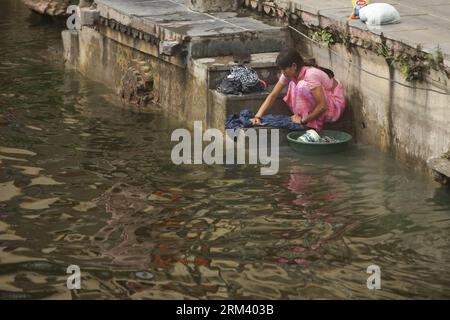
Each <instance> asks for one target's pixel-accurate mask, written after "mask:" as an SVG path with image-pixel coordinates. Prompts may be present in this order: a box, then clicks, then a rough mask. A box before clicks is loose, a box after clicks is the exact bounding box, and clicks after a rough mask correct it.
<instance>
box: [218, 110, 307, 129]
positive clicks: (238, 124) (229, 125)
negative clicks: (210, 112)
mask: <svg viewBox="0 0 450 320" xmlns="http://www.w3.org/2000/svg"><path fill="white" fill-rule="evenodd" d="M254 117H255V112H253V111H252V110H249V109H244V110H241V112H240V113H239V115H237V114H232V115H230V116H228V117H227V119H226V120H225V129H235V130H238V129H241V128H250V127H254V125H253V124H252V122H251V121H250V119H252V118H254ZM261 125H263V126H270V127H276V128H286V129H289V130H305V129H307V128H306V127H305V126H304V125H301V124H299V123H293V122H292V120H291V117H290V116H285V115H279V114H268V115H266V116H264V117H262V119H261ZM258 126H260V125H256V126H255V127H258Z"/></svg>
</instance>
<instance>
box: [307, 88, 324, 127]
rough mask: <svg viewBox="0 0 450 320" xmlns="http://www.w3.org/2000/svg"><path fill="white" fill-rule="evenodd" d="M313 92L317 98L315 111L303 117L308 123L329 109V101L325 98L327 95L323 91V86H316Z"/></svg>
mask: <svg viewBox="0 0 450 320" xmlns="http://www.w3.org/2000/svg"><path fill="white" fill-rule="evenodd" d="M311 93H312V95H313V97H314V99H315V100H316V107H315V108H314V110H313V112H311V113H310V114H309V115H308V116H307V117H305V118H303V119H302V120H303V121H302V122H303V123H308V122H309V121H312V120H315V119H317V118H318V117H320V115H321V114H322V113H324V112H325V111H327V102H326V100H325V95H324V93H323V89H322V87H316V88H314V89H312V90H311Z"/></svg>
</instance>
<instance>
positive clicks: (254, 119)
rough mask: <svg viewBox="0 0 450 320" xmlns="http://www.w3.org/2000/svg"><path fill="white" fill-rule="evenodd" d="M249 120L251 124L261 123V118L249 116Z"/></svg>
mask: <svg viewBox="0 0 450 320" xmlns="http://www.w3.org/2000/svg"><path fill="white" fill-rule="evenodd" d="M250 121H251V122H252V124H253V125H257V124H261V118H259V117H255V118H251V119H250Z"/></svg>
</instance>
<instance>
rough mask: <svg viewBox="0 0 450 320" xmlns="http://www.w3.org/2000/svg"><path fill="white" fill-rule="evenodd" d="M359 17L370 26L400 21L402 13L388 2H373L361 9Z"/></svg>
mask: <svg viewBox="0 0 450 320" xmlns="http://www.w3.org/2000/svg"><path fill="white" fill-rule="evenodd" d="M359 18H360V19H361V21H362V22H365V23H366V24H367V25H369V26H378V25H383V24H391V23H398V22H400V13H399V12H398V11H397V9H395V8H394V7H393V6H391V5H390V4H387V3H372V4H369V5H367V6H365V7H363V8H361V9H360V10H359Z"/></svg>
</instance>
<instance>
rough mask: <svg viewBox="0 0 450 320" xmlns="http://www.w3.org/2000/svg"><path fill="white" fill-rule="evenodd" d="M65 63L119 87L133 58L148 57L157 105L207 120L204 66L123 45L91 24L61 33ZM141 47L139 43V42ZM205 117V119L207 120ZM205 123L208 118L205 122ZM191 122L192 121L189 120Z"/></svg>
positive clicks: (185, 116) (177, 115)
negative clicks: (181, 63) (187, 64)
mask: <svg viewBox="0 0 450 320" xmlns="http://www.w3.org/2000/svg"><path fill="white" fill-rule="evenodd" d="M62 38H63V44H64V52H65V61H66V66H67V67H70V68H74V69H76V70H78V71H79V72H80V73H82V74H83V75H85V76H87V77H89V78H91V79H93V80H96V81H100V82H102V83H104V84H105V85H106V86H109V87H111V88H113V89H115V90H116V91H118V90H119V89H120V86H121V79H122V76H123V75H124V74H125V72H126V70H127V69H128V67H129V66H130V64H131V62H132V61H133V60H138V61H147V62H148V63H149V64H150V66H151V70H152V74H153V77H154V78H153V81H154V83H153V94H154V96H155V100H154V103H155V108H156V107H157V106H158V107H161V108H162V109H163V110H162V111H163V112H167V113H168V114H170V115H173V117H174V118H177V119H180V120H186V119H188V120H189V122H191V123H192V121H191V120H193V119H195V120H205V119H206V101H207V98H206V97H207V91H208V86H207V84H206V82H205V81H206V73H205V71H204V70H202V69H196V68H190V69H189V70H192V72H190V71H187V69H186V68H182V67H180V66H177V65H175V64H171V63H169V62H166V61H163V60H161V59H158V58H155V57H153V56H151V55H149V54H146V53H143V52H142V51H139V50H135V49H133V48H132V47H128V46H126V45H122V44H120V43H118V42H116V41H114V40H111V39H110V38H108V37H105V36H104V35H102V34H100V33H99V32H97V31H95V30H94V29H92V28H86V27H83V28H82V30H80V31H69V30H65V31H63V33H62ZM137 47H139V46H137ZM205 121H206V120H205ZM205 123H206V122H205ZM187 125H190V123H187Z"/></svg>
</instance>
